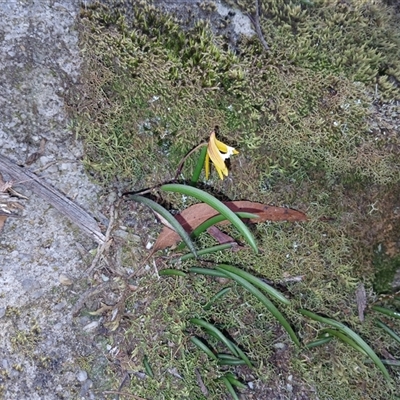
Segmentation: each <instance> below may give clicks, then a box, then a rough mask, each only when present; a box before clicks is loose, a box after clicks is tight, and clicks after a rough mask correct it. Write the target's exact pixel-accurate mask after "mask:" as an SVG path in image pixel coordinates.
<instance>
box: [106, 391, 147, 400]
mask: <svg viewBox="0 0 400 400" xmlns="http://www.w3.org/2000/svg"><path fill="white" fill-rule="evenodd" d="M102 393H103V394H119V395H121V396H129V397H132V399H136V400H147V399H145V398H144V397H139V396H136V395H134V394H132V393H127V392H119V391H118V390H106V391H104V392H102Z"/></svg>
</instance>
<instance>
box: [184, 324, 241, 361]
mask: <svg viewBox="0 0 400 400" xmlns="http://www.w3.org/2000/svg"><path fill="white" fill-rule="evenodd" d="M189 322H190V323H192V324H193V325H197V326H200V327H202V328H204V329H205V330H206V331H209V332H210V333H211V334H212V335H213V336H214V337H216V338H218V340H220V341H221V342H222V343H224V345H225V346H226V347H227V348H228V349H229V350H230V351H231V352H232V353H233V354H234V355H235V356H236V357H239V354H238V353H237V351H236V348H235V346H232V342H231V341H230V340H229V339H228V338H226V337H225V335H224V334H223V333H222V332H221V331H220V330H219V329H218V328H216V327H215V326H214V325H212V324H210V323H209V322H206V321H204V320H202V319H198V318H192V319H190V320H189Z"/></svg>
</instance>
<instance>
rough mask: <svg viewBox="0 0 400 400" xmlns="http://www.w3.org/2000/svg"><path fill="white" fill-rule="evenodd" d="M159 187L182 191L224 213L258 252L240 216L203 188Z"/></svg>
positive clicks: (174, 184) (175, 185)
mask: <svg viewBox="0 0 400 400" xmlns="http://www.w3.org/2000/svg"><path fill="white" fill-rule="evenodd" d="M161 189H162V190H165V191H167V192H177V193H182V194H185V195H187V196H191V197H194V198H196V199H198V200H200V201H202V202H204V203H206V204H208V205H209V206H210V207H212V208H214V210H216V211H218V212H219V213H220V214H222V215H224V216H225V217H226V219H227V220H228V221H230V222H231V224H232V225H234V226H235V227H236V229H237V230H238V231H239V232H240V233H241V234H242V235H243V237H244V238H245V239H246V241H247V243H249V245H250V246H251V247H252V248H253V250H254V251H255V252H256V253H258V248H257V244H256V242H255V240H254V237H253V235H252V234H251V232H250V231H249V228H247V226H246V225H245V224H244V223H243V221H241V220H240V218H239V217H238V216H237V215H236V214H235V213H234V212H233V211H232V210H230V209H229V208H228V207H227V206H226V205H225V204H223V203H222V202H221V201H219V200H218V199H216V198H215V197H214V196H211V195H210V194H208V193H206V192H204V191H203V190H200V189H197V188H194V187H191V186H185V185H180V184H177V183H171V184H167V185H163V186H161Z"/></svg>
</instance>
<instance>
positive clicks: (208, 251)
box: [174, 243, 236, 261]
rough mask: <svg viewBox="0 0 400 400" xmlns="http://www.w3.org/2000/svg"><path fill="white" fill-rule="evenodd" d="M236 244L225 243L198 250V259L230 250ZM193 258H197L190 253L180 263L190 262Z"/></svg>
mask: <svg viewBox="0 0 400 400" xmlns="http://www.w3.org/2000/svg"><path fill="white" fill-rule="evenodd" d="M235 244H236V243H224V244H218V245H217V246H212V247H207V248H206V249H201V250H198V251H197V257H199V256H204V255H205V254H211V253H216V252H217V251H222V250H226V249H230V248H231V247H233V246H234V245H235ZM197 257H196V258H197ZM191 258H195V256H194V255H193V254H190V253H189V254H185V255H184V256H182V257H180V258H179V260H180V261H186V260H190V259H191ZM174 261H175V260H174Z"/></svg>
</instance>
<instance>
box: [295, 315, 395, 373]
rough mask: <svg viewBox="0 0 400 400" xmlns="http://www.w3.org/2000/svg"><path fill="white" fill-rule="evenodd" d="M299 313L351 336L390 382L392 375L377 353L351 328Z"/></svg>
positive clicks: (318, 316) (317, 316)
mask: <svg viewBox="0 0 400 400" xmlns="http://www.w3.org/2000/svg"><path fill="white" fill-rule="evenodd" d="M299 312H300V313H301V314H303V315H305V316H307V317H309V318H311V319H313V320H315V321H318V322H322V323H324V324H328V325H330V326H333V327H334V328H336V329H339V330H340V331H342V332H343V333H344V334H346V335H347V336H349V337H350V338H351V339H353V340H354V342H355V343H356V344H357V345H358V346H360V347H361V348H362V349H363V350H364V351H365V353H367V354H368V356H369V357H370V358H371V360H372V361H373V362H374V363H375V364H376V366H377V367H378V368H379V369H380V370H381V371H382V373H383V375H384V376H385V377H386V378H387V379H389V380H390V375H389V372H388V370H387V369H386V367H385V366H384V365H383V363H382V361H381V360H380V359H379V357H378V356H377V355H376V353H375V352H374V351H373V350H372V349H371V347H370V346H369V345H368V344H367V343H366V342H365V341H364V340H363V339H362V338H361V337H360V336H359V335H357V333H355V332H354V331H352V330H351V329H350V328H349V327H347V326H346V325H344V324H342V323H341V322H338V321H335V320H334V319H331V318H325V317H321V316H320V315H318V314H315V313H313V312H311V311H308V310H304V309H301V310H299Z"/></svg>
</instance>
